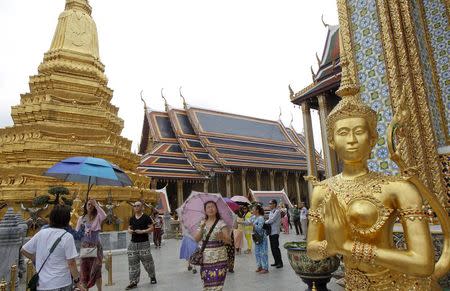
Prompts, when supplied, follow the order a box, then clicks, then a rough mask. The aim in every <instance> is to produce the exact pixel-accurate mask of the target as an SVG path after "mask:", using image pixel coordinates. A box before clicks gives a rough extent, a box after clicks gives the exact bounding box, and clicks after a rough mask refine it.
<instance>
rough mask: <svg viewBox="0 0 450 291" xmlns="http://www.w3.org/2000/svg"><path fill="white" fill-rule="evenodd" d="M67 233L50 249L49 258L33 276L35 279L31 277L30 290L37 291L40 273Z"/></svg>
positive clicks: (28, 285)
mask: <svg viewBox="0 0 450 291" xmlns="http://www.w3.org/2000/svg"><path fill="white" fill-rule="evenodd" d="M66 233H67V231H65V232H64V233H63V234H62V235H61V236H60V237H58V238H57V239H56V241H55V242H54V243H53V245H52V247H51V248H50V251H49V254H48V256H47V258H46V259H45V261H44V262H43V263H42V265H41V267H40V268H39V271H38V272H37V273H36V274H34V275H33V277H31V279H30V281H28V284H27V287H28V289H30V291H36V290H37V286H38V283H39V273H40V272H41V270H42V267H44V265H45V263H46V262H47V260H48V258H49V257H50V255H51V254H52V253H53V251H54V250H55V249H56V246H57V245H58V244H59V242H60V241H61V239H62V237H63V236H64V235H65V234H66Z"/></svg>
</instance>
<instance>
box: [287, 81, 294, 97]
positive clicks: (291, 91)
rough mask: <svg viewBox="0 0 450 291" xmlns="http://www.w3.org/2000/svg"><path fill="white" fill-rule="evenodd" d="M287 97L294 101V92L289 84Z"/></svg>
mask: <svg viewBox="0 0 450 291" xmlns="http://www.w3.org/2000/svg"><path fill="white" fill-rule="evenodd" d="M288 87H289V97H290V98H291V100H292V99H294V96H295V93H294V90H292V87H291V84H289V86H288Z"/></svg>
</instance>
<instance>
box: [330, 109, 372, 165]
mask: <svg viewBox="0 0 450 291" xmlns="http://www.w3.org/2000/svg"><path fill="white" fill-rule="evenodd" d="M373 142H374V138H373V137H372V136H371V134H370V129H369V125H368V123H367V121H366V120H365V119H364V118H361V117H353V118H345V119H341V120H338V121H336V124H335V125H334V133H333V140H332V142H331V144H330V145H331V147H332V148H333V149H334V150H335V151H336V153H337V154H338V156H339V158H341V159H342V160H343V161H346V162H361V161H364V160H367V159H368V158H369V156H370V152H371V150H372V146H373Z"/></svg>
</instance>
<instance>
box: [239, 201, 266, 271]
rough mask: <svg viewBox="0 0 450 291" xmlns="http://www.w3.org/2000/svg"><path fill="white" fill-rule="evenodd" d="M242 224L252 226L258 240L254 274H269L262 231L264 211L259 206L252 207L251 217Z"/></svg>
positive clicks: (263, 232)
mask: <svg viewBox="0 0 450 291" xmlns="http://www.w3.org/2000/svg"><path fill="white" fill-rule="evenodd" d="M243 224H244V225H253V233H254V235H255V236H257V237H258V238H259V239H258V241H255V258H256V266H257V268H256V272H257V273H260V274H267V273H269V247H268V243H267V236H266V233H265V231H264V229H263V226H264V209H263V208H262V206H261V205H260V204H256V205H255V206H253V216H252V217H251V218H250V219H248V220H246V221H244V222H243Z"/></svg>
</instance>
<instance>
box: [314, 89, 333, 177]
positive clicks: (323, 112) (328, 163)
mask: <svg viewBox="0 0 450 291" xmlns="http://www.w3.org/2000/svg"><path fill="white" fill-rule="evenodd" d="M317 99H318V100H319V118H320V131H321V134H322V149H323V159H324V165H325V175H326V177H327V178H330V177H332V176H334V175H336V174H337V171H338V168H337V162H336V153H335V152H334V150H332V149H331V148H330V145H329V144H328V138H327V124H326V118H327V116H328V114H329V113H330V112H329V110H328V104H327V100H326V98H325V95H323V94H322V95H319V96H318V97H317Z"/></svg>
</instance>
